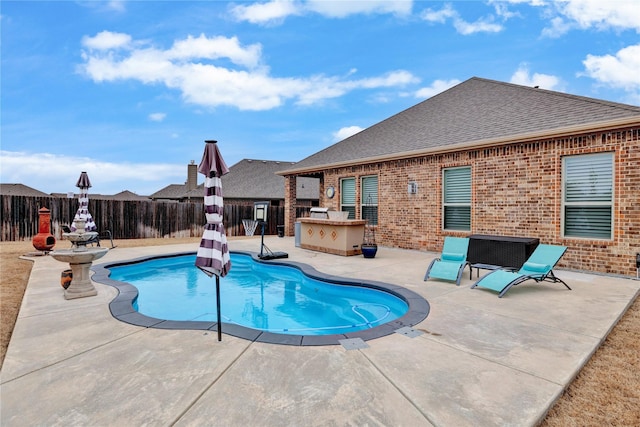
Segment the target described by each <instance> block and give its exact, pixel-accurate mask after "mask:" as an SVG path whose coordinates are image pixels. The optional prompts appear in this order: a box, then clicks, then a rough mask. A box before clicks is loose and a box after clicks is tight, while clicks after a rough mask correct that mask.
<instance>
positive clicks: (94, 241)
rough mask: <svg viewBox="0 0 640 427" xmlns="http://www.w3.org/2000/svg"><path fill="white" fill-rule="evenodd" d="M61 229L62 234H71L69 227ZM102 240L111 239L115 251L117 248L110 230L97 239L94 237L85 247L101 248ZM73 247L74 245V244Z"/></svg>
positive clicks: (99, 235)
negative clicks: (94, 246)
mask: <svg viewBox="0 0 640 427" xmlns="http://www.w3.org/2000/svg"><path fill="white" fill-rule="evenodd" d="M60 228H62V232H63V233H71V228H69V226H68V225H64V224H63V225H62V226H61V227H60ZM100 239H103V240H104V239H109V241H110V242H111V249H114V248H115V247H116V246H115V245H114V244H113V236H112V235H111V231H110V230H105V231H104V232H102V233H99V234H98V235H97V236H96V237H94V238H93V239H90V240H87V241H86V243H85V245H91V246H93V245H96V246H98V247H100ZM72 246H73V243H72Z"/></svg>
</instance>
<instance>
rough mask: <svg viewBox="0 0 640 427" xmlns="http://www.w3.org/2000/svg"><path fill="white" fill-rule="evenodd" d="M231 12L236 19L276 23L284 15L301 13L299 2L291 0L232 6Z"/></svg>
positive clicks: (282, 18)
mask: <svg viewBox="0 0 640 427" xmlns="http://www.w3.org/2000/svg"><path fill="white" fill-rule="evenodd" d="M230 12H231V14H232V15H233V16H234V17H235V18H236V19H237V20H238V21H248V22H251V23H252V24H278V23H281V22H282V21H283V20H284V19H285V18H286V17H288V16H291V15H299V14H300V13H301V10H300V5H299V3H296V2H294V1H291V0H273V1H270V2H267V3H253V4H250V5H246V6H245V5H238V6H233V7H232V8H231V10H230Z"/></svg>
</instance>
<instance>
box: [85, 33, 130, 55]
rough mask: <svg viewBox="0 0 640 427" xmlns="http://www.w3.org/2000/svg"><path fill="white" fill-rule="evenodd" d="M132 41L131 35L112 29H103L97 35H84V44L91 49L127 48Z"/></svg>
mask: <svg viewBox="0 0 640 427" xmlns="http://www.w3.org/2000/svg"><path fill="white" fill-rule="evenodd" d="M130 43H131V36H130V35H128V34H123V33H113V32H111V31H101V32H99V33H98V34H96V35H95V37H89V36H84V37H82V46H84V47H87V48H89V49H97V50H108V49H120V48H126V47H128V46H129V44H130Z"/></svg>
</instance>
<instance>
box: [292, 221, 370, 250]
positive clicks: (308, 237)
mask: <svg viewBox="0 0 640 427" xmlns="http://www.w3.org/2000/svg"><path fill="white" fill-rule="evenodd" d="M297 221H298V222H300V247H301V248H303V249H310V250H312V251H318V252H325V253H329V254H335V255H342V256H350V255H360V254H362V249H361V248H360V245H362V238H363V236H364V226H365V224H366V223H367V221H366V220H359V219H323V218H298V219H297Z"/></svg>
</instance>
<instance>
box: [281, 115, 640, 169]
mask: <svg viewBox="0 0 640 427" xmlns="http://www.w3.org/2000/svg"><path fill="white" fill-rule="evenodd" d="M634 125H635V126H638V125H640V115H638V116H632V117H624V118H619V119H614V120H606V121H601V122H593V123H588V124H586V125H585V124H581V125H572V126H566V127H562V128H556V129H550V130H544V131H538V132H529V133H522V134H516V135H510V136H507V137H499V138H488V139H481V140H477V141H467V142H462V143H459V144H451V145H446V146H440V147H432V148H427V149H420V150H412V151H404V152H400V153H393V154H385V155H381V156H373V157H365V158H361V159H357V160H347V161H344V162H335V163H327V164H322V165H316V166H312V167H303V168H297V169H296V168H294V169H287V170H283V171H279V172H276V174H277V175H282V176H287V175H300V174H306V173H311V172H318V171H322V170H327V169H335V168H341V167H347V166H355V165H361V164H368V163H379V162H386V161H393V160H402V159H407V158H412V157H419V156H425V155H433V154H445V153H451V152H455V151H461V150H470V149H482V148H490V147H496V146H501V145H508V144H512V143H515V142H530V141H535V140H540V139H548V138H562V137H565V136H570V135H574V134H576V133H585V132H597V131H603V130H609V129H611V128H616V127H622V126H634Z"/></svg>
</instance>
